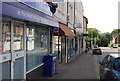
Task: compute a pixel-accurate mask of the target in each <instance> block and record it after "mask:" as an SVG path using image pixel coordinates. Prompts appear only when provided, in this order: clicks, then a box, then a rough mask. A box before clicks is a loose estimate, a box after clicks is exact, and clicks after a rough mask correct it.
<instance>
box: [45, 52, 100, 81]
mask: <svg viewBox="0 0 120 81" xmlns="http://www.w3.org/2000/svg"><path fill="white" fill-rule="evenodd" d="M96 66H97V62H96V61H95V59H94V56H93V55H92V54H91V51H88V52H87V53H85V54H79V55H78V56H77V57H76V59H75V60H73V61H72V62H70V63H68V64H65V65H62V67H60V69H59V70H58V71H57V72H58V73H57V74H55V75H54V76H53V77H43V78H44V79H99V72H98V69H97V68H98V67H96Z"/></svg>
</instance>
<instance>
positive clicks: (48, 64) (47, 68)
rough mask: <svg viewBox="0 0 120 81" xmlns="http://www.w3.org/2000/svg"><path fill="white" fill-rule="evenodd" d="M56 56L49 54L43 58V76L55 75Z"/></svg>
mask: <svg viewBox="0 0 120 81" xmlns="http://www.w3.org/2000/svg"><path fill="white" fill-rule="evenodd" d="M56 58H57V55H56V54H49V55H46V56H44V75H45V76H50V77H51V76H53V75H54V74H55V73H56V63H57V59H56Z"/></svg>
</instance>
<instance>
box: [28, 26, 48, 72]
mask: <svg viewBox="0 0 120 81" xmlns="http://www.w3.org/2000/svg"><path fill="white" fill-rule="evenodd" d="M47 30H48V29H47V28H40V27H28V28H27V38H26V39H27V71H29V70H31V69H32V68H35V67H36V66H38V65H40V64H41V63H43V56H44V55H45V54H48V38H49V37H48V33H49V32H48V31H47Z"/></svg>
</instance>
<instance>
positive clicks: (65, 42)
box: [65, 0, 68, 63]
mask: <svg viewBox="0 0 120 81" xmlns="http://www.w3.org/2000/svg"><path fill="white" fill-rule="evenodd" d="M67 26H68V0H67ZM65 53H66V63H68V53H67V37H66V36H65Z"/></svg>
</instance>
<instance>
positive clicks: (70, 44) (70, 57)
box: [67, 39, 75, 62]
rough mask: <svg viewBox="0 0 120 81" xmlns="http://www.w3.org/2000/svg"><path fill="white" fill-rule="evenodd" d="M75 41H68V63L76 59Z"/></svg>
mask: <svg viewBox="0 0 120 81" xmlns="http://www.w3.org/2000/svg"><path fill="white" fill-rule="evenodd" d="M73 42H74V40H73V39H68V42H67V48H68V52H67V53H68V62H70V61H72V60H73V59H74V57H75V51H74V43H73Z"/></svg>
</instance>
